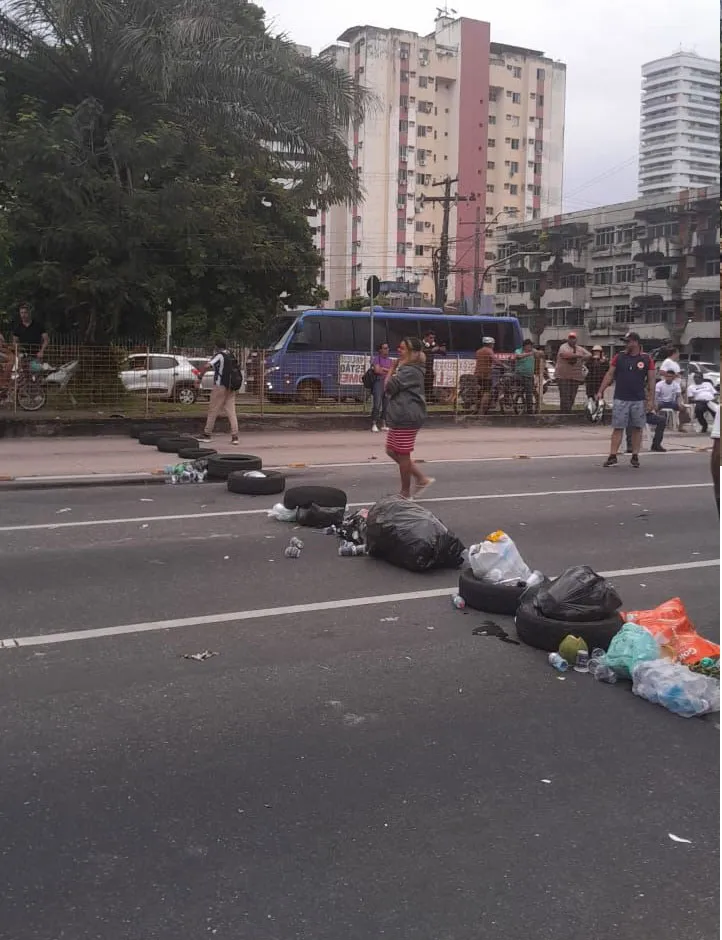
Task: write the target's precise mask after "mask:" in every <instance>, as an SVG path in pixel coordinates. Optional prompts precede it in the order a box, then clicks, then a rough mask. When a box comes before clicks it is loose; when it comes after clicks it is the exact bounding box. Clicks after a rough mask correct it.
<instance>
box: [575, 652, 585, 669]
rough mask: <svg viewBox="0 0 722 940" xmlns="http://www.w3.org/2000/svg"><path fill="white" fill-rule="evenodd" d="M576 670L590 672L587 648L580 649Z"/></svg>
mask: <svg viewBox="0 0 722 940" xmlns="http://www.w3.org/2000/svg"><path fill="white" fill-rule="evenodd" d="M574 672H589V653H588V652H587V651H586V650H579V652H578V653H577V659H576V662H575V663H574Z"/></svg>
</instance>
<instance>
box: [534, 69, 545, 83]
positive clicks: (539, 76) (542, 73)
mask: <svg viewBox="0 0 722 940" xmlns="http://www.w3.org/2000/svg"><path fill="white" fill-rule="evenodd" d="M545 78H546V72H545V71H544V69H537V70H536V80H537V81H538V82H543V81H544V79H545Z"/></svg>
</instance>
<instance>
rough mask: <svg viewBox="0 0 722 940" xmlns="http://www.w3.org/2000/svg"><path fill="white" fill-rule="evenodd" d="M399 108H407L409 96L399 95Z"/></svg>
mask: <svg viewBox="0 0 722 940" xmlns="http://www.w3.org/2000/svg"><path fill="white" fill-rule="evenodd" d="M399 107H400V108H404V109H407V108H408V107H409V96H408V95H401V96H400V98H399Z"/></svg>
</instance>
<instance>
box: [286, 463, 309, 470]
mask: <svg viewBox="0 0 722 940" xmlns="http://www.w3.org/2000/svg"><path fill="white" fill-rule="evenodd" d="M288 466H289V467H292V468H293V469H294V470H301V469H303V467H305V466H306V464H305V463H290V464H289V465H288Z"/></svg>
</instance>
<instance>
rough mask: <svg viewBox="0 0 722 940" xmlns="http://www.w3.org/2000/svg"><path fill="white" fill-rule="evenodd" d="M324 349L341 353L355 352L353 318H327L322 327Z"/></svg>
mask: <svg viewBox="0 0 722 940" xmlns="http://www.w3.org/2000/svg"><path fill="white" fill-rule="evenodd" d="M321 335H322V338H323V348H324V349H333V350H337V351H339V352H355V351H356V346H355V345H354V334H353V321H352V319H351V317H325V318H324V320H323V322H322V325H321Z"/></svg>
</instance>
